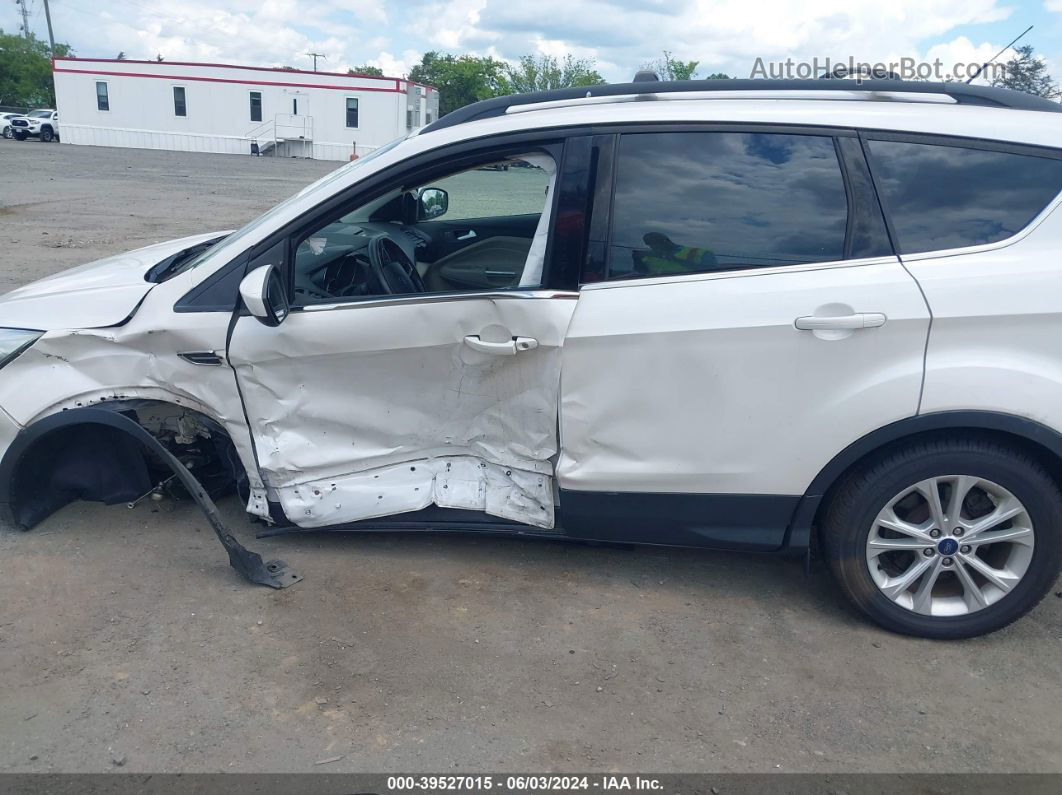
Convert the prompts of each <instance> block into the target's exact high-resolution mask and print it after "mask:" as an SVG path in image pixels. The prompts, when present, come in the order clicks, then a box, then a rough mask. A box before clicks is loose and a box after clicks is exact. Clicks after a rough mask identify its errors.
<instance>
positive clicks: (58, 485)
mask: <svg viewBox="0 0 1062 795" xmlns="http://www.w3.org/2000/svg"><path fill="white" fill-rule="evenodd" d="M637 100H653V101H637ZM1060 110H1062V108H1060V107H1059V106H1057V105H1055V104H1053V103H1049V102H1047V101H1041V100H1038V99H1036V98H1033V97H1030V96H1027V95H1023V94H1016V93H1013V92H1009V91H1003V90H996V89H985V88H976V87H971V86H965V85H961V84H947V85H944V84H928V83H918V84H905V83H902V82H899V81H867V82H864V83H863V84H862V85H861V86H855V85H853V84H852V83H848V82H841V81H790V82H772V81H742V80H733V81H719V82H716V81H705V82H683V83H673V84H669V83H652V82H636V83H633V84H628V85H613V86H602V87H594V88H591V89H586V88H580V89H577V90H564V91H557V92H548V93H545V94H537V95H536V94H531V95H524V96H520V97H509V98H503V99H496V100H488V101H486V102H482V103H479V104H476V105H472V106H469V107H466V108H463V109H461V110H459V111H457V112H455V113H452V114H450V115H448V116H446V117H445V118H443V119H440V120H438V121H436V122H435V123H433V124H430V125H428V126H427V127H425V128H424V129H423V130H421V131H420V133H419V134H415V135H412V136H411V137H409V138H407V139H405V140H403V141H397V142H395V143H392V144H390V145H388V146H385V147H383V148H381V149H379V150H377V151H376V152H375V153H373V154H372V155H371V156H369V157H364V158H362V159H360V160H358V161H355V162H354V163H351V164H350V165H347V166H344V167H342V168H340V169H339V170H338V171H336V172H334V173H333V174H331V175H329V176H327V177H325V178H324V179H322V180H320V181H319V182H317V183H315V184H314V185H312V186H310V187H308V188H306V189H305V190H303V191H302V192H300V193H299V194H297V195H296V196H294V197H292V198H291V199H289V200H288V201H286V202H284V203H283V204H281V205H279V206H277V207H275V208H274V209H272V210H270V211H269V212H268V213H266V214H265V215H263V216H262V217H261V218H259V219H257V220H256V221H253V222H252V223H250V224H248V225H247V226H246V227H244V228H243V229H241V230H240V231H238V232H235V233H213V234H205V235H201V236H199V237H196V238H188V239H185V240H178V241H173V242H171V243H165V244H161V245H157V246H153V247H149V248H146V249H141V250H139V251H136V252H131V253H128V254H124V255H121V256H117V257H114V258H111V259H108V260H102V261H100V262H97V263H94V264H92V265H88V266H84V267H82V268H79V269H75V270H73V271H69V272H66V273H62V274H59V275H56V276H53V277H50V278H48V279H44V280H42V281H40V282H37V283H36V284H32V285H29V286H27V287H23V288H20V289H18V290H15V291H13V292H11V293H9V294H8V295H7V296H6V297H5V298H3V299H2V300H0V323H2V325H3V326H5V327H6V330H5V331H3V332H2V334H3V336H2V348H3V350H2V353H3V356H4V358H3V371H2V372H0V407H2V409H3V411H2V412H0V452H2V453H3V458H2V461H0V508H3V509H4V513H5V515H6V517H7V519H8V520H9V521H10V522H12V523H14V524H15V525H17V526H20V527H24V528H28V527H31V526H33V525H34V524H36V523H37V522H39V521H41V520H42V519H44V518H45V517H47V516H48V515H49V514H50V513H51V512H52V511H54V510H56V509H57V508H59V507H61V506H63V505H64V504H66V503H67V502H69V501H71V500H74V499H91V500H102V501H105V502H125V501H129V500H135V499H136V498H137V497H139V496H143V495H147V494H150V493H151V492H152V491H153V490H157V489H158V488H160V486H159V485H158V484H160V483H163V482H166V481H167V479H171V480H172V478H173V477H176V478H177V479H178V480H180V481H181V482H182V483H183V484H184V486H185V487H186V488H187V489H188V490H189V491H190V492H191V494H192V496H193V497H194V498H195V499H196V500H197V501H198V502H199V503H200V505H201V506H202V507H203V508H204V510H205V512H206V514H207V516H208V517H209V518H210V521H211V522H212V523H213V526H214V528H215V530H216V531H217V533H218V536H219V538H220V539H221V540H222V542H223V543H224V544H225V546H226V548H227V549H228V552H229V557H230V561H231V562H232V564H233V566H235V567H236V568H237V569H238V570H240V571H241V572H242V573H243V574H244V575H245V576H247V577H248V578H250V579H251V580H253V581H255V582H260V583H264V584H267V585H272V586H274V587H283V586H285V585H288V584H290V583H292V582H295V581H297V580H298V579H299V575H297V574H295V573H294V572H293V571H292V570H291V569H290V568H288V567H287V566H286V565H285V564H283V563H282V562H280V561H272V562H270V563H264V562H263V561H262V559H261V558H260V557H259V556H258V555H256V554H255V553H253V552H249V551H247V550H246V549H244V548H243V547H242V546H241V545H240V544H239V543H238V542H237V541H236V539H235V538H234V537H233V535H232V534H231V532H229V531H228V529H227V528H226V527H225V526H224V525H223V524H222V523H221V521H220V519H219V518H218V514H217V512H216V510H215V509H214V507H213V503H212V501H211V495H212V494H215V495H216V494H219V493H222V492H224V491H225V490H226V488H233V487H235V488H236V489H237V490H238V491H239V493H240V494H241V495H242V498H243V499H245V500H246V503H247V511H248V512H249V513H250V514H252V515H253V516H256V517H259V518H260V519H261V520H263V521H265V522H269V523H274V524H276V525H277V526H278V531H279V530H281V529H284V528H287V529H289V530H298V529H313V530H320V529H342V530H380V529H403V530H409V529H433V530H459V531H471V532H477V531H480V532H492V533H498V532H508V533H513V534H519V535H524V536H529V535H530V536H539V537H543V538H573V539H589V540H595V541H622V542H636V543H647V544H659V545H668V546H687V547H716V548H732V549H745V550H758V551H765V552H790V553H796V554H798V555H801V556H804V555H807V554H808V551H809V548H810V547H811V546H812V545H813V544H815V543H817V542H821V547H822V550H823V552H824V554H825V556H826V558H827V559H828V561H829V563H830V566H831V567H832V569H833V571H834V574H835V575H836V577H837V579H838V581H839V583H840V585H841V589H842V590H843V591H844V593H845V594H846V595H847V596H848V597H849V598H850V599H851V601H852V602H853V603H854V604H855V605H856V606H857V607H858V608H859V609H860V610H862V611H863V612H865V613H866V614H867V615H869V616H870V617H871V618H873V619H874V620H876V621H878V622H879V623H880V624H882V625H883V626H885V627H888V628H890V629H893V630H897V631H900V632H907V633H912V634H919V635H924V636H928V637H938V638H957V637H966V636H970V635H976V634H979V633H983V632H987V631H990V630H993V629H997V628H999V627H1001V626H1004V625H1005V624H1007V623H1009V622H1011V621H1013V620H1015V619H1016V618H1018V617H1019V616H1021V615H1022V614H1024V613H1025V612H1026V611H1028V610H1029V609H1031V608H1032V607H1033V606H1034V605H1035V604H1036V603H1037V602H1038V601H1039V600H1040V598H1041V597H1042V596H1043V595H1044V594H1045V593H1046V592H1047V591H1048V589H1049V588H1050V587H1051V586H1052V584H1053V583H1054V581H1055V579H1056V577H1057V575H1058V573H1059V567H1060V559H1062V493H1060V489H1059V483H1060V478H1062V347H1060V346H1059V338H1060V336H1062V256H1060V252H1062V211H1060V210H1058V206H1059V204H1060V201H1062V200H1060V192H1062V149H1060V148H1059V141H1060V140H1062V115H1059V113H1058V111H1060ZM505 166H520V167H517V168H505ZM190 470H191V471H190ZM193 472H194V473H195V474H194V476H193V474H192V473H193ZM159 565H160V566H161V565H165V563H164V562H163V561H160V562H159Z"/></svg>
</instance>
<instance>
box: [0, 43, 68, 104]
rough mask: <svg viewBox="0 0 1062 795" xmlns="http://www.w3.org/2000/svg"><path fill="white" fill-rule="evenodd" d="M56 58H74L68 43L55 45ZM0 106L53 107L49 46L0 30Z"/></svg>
mask: <svg viewBox="0 0 1062 795" xmlns="http://www.w3.org/2000/svg"><path fill="white" fill-rule="evenodd" d="M55 55H56V56H58V57H65V56H69V55H73V50H71V49H70V45H69V44H56V45H55ZM0 105H14V106H23V107H38V108H39V107H48V108H54V107H55V84H54V83H53V82H52V60H51V53H50V52H49V50H48V44H47V43H46V42H43V41H41V40H40V39H38V38H36V37H35V36H30V37H29V38H28V39H27V38H24V37H23V36H12V35H10V34H7V33H4V31H3V30H0Z"/></svg>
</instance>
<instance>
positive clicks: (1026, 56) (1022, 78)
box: [988, 44, 1062, 99]
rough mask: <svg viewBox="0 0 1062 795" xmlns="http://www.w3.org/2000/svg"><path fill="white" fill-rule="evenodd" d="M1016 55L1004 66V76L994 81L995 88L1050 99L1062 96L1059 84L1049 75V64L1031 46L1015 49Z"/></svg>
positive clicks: (995, 78)
mask: <svg viewBox="0 0 1062 795" xmlns="http://www.w3.org/2000/svg"><path fill="white" fill-rule="evenodd" d="M1014 53H1015V55H1014V57H1013V58H1011V59H1010V60H1009V61H1007V62H1006V63H1005V64H1003V74H1002V75H1000V76H997V77H994V78H993V79H992V85H993V86H997V87H1000V88H1012V89H1014V90H1015V91H1024V92H1025V93H1026V94H1035V95H1036V96H1038V97H1047V98H1048V99H1057V98H1058V97H1059V96H1060V94H1062V92H1060V91H1059V87H1058V83H1056V82H1055V81H1054V80H1053V79H1052V78H1051V75H1049V74H1048V73H1047V62H1046V61H1044V59H1043V58H1042V57H1041V56H1039V55H1036V54H1035V53H1034V52H1033V48H1032V46H1031V45H1028V44H1026V45H1023V46H1021V47H1015V48H1014ZM988 68H989V69H991V68H992V67H991V66H990V67H988Z"/></svg>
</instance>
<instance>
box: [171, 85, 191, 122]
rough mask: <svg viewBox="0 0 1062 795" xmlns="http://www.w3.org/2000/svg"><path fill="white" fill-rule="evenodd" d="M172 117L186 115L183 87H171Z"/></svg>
mask: <svg viewBox="0 0 1062 795" xmlns="http://www.w3.org/2000/svg"><path fill="white" fill-rule="evenodd" d="M173 115H174V116H187V115H188V105H187V104H186V103H185V101H184V86H174V87H173Z"/></svg>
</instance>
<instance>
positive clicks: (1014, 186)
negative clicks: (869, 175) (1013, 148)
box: [869, 141, 1062, 254]
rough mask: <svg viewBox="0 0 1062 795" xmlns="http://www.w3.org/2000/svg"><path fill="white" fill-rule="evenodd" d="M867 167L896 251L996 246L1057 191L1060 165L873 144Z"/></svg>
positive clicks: (927, 146)
mask: <svg viewBox="0 0 1062 795" xmlns="http://www.w3.org/2000/svg"><path fill="white" fill-rule="evenodd" d="M869 147H870V157H871V166H872V168H873V169H874V180H875V182H876V183H877V185H878V191H879V193H880V195H881V200H882V202H883V203H884V204H885V211H886V212H887V213H888V215H889V217H890V219H891V221H892V226H893V231H894V232H895V234H896V237H897V246H898V248H899V250H900V252H901V253H905V254H913V253H916V252H922V251H938V250H941V249H948V248H962V247H965V246H976V245H980V244H983V243H995V242H997V241H999V240H1004V239H1006V238H1008V237H1011V236H1012V235H1014V234H1016V233H1018V232H1020V231H1021V230H1022V229H1024V228H1025V227H1026V226H1028V225H1029V222H1030V221H1032V220H1033V219H1034V218H1035V217H1036V216H1037V215H1039V214H1040V213H1041V212H1042V211H1043V209H1044V208H1045V207H1046V206H1047V205H1048V204H1049V203H1050V202H1051V200H1052V199H1054V198H1055V196H1057V195H1058V192H1059V191H1060V190H1062V160H1054V159H1051V158H1047V157H1035V156H1032V155H1026V154H1013V153H1010V152H991V151H987V150H983V149H969V148H965V147H959V146H941V145H937V144H924V143H908V142H901V141H870V142H869Z"/></svg>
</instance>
